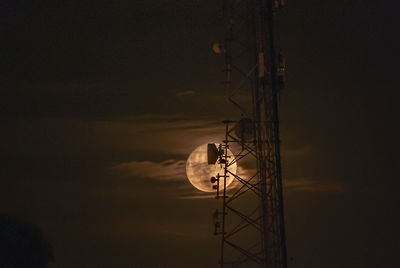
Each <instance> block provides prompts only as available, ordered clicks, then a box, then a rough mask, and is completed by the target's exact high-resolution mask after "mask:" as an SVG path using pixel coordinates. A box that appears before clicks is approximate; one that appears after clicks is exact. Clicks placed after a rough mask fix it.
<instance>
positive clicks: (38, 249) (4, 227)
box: [0, 215, 54, 268]
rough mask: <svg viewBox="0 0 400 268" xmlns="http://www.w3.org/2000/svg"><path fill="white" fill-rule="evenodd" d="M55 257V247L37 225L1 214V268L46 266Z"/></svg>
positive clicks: (36, 267)
mask: <svg viewBox="0 0 400 268" xmlns="http://www.w3.org/2000/svg"><path fill="white" fill-rule="evenodd" d="M53 259H54V255H53V249H52V247H51V246H50V245H49V244H48V243H47V241H46V240H45V239H44V237H43V234H42V232H41V231H40V230H39V228H38V227H37V226H36V225H34V224H33V223H30V222H28V221H26V220H23V219H21V218H18V217H13V216H9V215H0V267H1V268H28V267H29V268H45V267H46V266H47V264H48V263H49V262H50V261H52V260H53Z"/></svg>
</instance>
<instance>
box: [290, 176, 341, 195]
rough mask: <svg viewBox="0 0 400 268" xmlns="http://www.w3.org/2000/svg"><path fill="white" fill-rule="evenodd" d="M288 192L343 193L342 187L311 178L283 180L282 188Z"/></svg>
mask: <svg viewBox="0 0 400 268" xmlns="http://www.w3.org/2000/svg"><path fill="white" fill-rule="evenodd" d="M283 187H284V188H285V189H286V190H287V191H290V192H343V191H344V188H343V185H342V184H340V183H338V182H332V181H318V180H315V179H312V178H297V179H292V180H285V181H284V186H283Z"/></svg>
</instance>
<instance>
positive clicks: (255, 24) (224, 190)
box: [208, 0, 287, 268]
mask: <svg viewBox="0 0 400 268" xmlns="http://www.w3.org/2000/svg"><path fill="white" fill-rule="evenodd" d="M283 5H284V3H283V0H224V1H223V18H224V24H225V26H226V37H225V39H224V40H223V41H221V42H220V43H215V44H214V45H213V50H214V51H215V52H216V53H217V54H221V55H224V56H225V62H226V68H225V74H226V76H225V81H224V83H225V87H226V94H227V99H228V100H229V102H230V103H231V104H232V106H233V107H235V109H236V111H238V112H239V114H240V115H239V116H238V118H237V120H234V121H231V120H225V121H223V123H224V124H225V126H226V128H225V129H226V132H225V139H224V140H223V141H222V143H221V145H219V148H213V145H212V144H209V148H208V149H209V150H208V155H209V164H210V163H212V162H214V163H217V164H219V165H221V167H223V168H224V169H223V170H224V172H223V174H217V176H216V177H213V178H211V182H212V183H213V184H214V189H216V195H217V199H218V200H219V201H221V207H220V208H219V209H217V210H216V211H215V212H214V224H215V235H220V236H221V252H220V253H221V255H220V261H219V264H220V267H238V266H244V267H268V268H286V267H287V256H286V238H285V226H284V225H285V224H284V209H283V196H282V173H281V159H280V139H279V120H278V98H279V92H280V90H281V89H282V87H283V84H284V72H285V60H284V57H283V55H282V53H281V52H280V51H279V50H277V49H276V47H275V45H276V44H275V38H274V16H275V15H276V13H277V12H278V10H279V9H280V8H282V7H283ZM214 147H215V146H214ZM228 149H230V150H231V151H232V152H233V155H232V154H231V153H230V151H228ZM237 162H239V163H243V164H242V165H241V166H242V167H243V168H242V170H238V172H236V173H233V172H231V170H229V169H228V168H229V167H230V166H231V165H233V164H234V163H237ZM230 176H233V177H234V178H235V182H236V185H235V187H230V188H228V187H227V183H226V181H227V178H228V177H230Z"/></svg>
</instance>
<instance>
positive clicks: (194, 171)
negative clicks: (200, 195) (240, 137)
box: [186, 143, 237, 192]
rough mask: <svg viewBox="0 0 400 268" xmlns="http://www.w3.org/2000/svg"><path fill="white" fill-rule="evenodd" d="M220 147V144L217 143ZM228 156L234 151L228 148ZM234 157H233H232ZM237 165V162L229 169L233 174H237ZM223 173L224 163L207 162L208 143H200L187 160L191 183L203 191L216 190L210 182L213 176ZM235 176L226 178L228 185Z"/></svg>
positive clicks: (188, 175) (221, 186)
mask: <svg viewBox="0 0 400 268" xmlns="http://www.w3.org/2000/svg"><path fill="white" fill-rule="evenodd" d="M215 145H216V146H217V147H218V146H219V144H217V143H215ZM228 156H233V154H232V152H231V151H230V150H229V149H228ZM230 159H233V158H230ZM236 169H237V165H236V163H234V164H232V165H230V166H229V167H228V170H229V171H230V172H232V173H233V174H236ZM218 173H219V174H220V175H223V174H224V168H223V165H220V164H218V161H217V163H215V164H211V165H209V164H208V162H207V144H203V145H200V146H199V147H197V148H196V149H195V150H194V151H193V152H192V153H191V154H190V155H189V158H188V160H187V161H186V175H187V177H188V179H189V181H190V183H191V184H192V185H193V186H194V187H196V188H197V189H199V190H200V191H203V192H215V191H216V190H215V189H213V188H212V187H213V185H216V183H215V184H212V183H211V182H210V179H211V177H217V174H218ZM233 180H234V177H233V176H232V175H230V176H229V177H228V178H226V186H228V185H229V184H231V183H232V181H233ZM222 189H223V178H221V184H220V190H222Z"/></svg>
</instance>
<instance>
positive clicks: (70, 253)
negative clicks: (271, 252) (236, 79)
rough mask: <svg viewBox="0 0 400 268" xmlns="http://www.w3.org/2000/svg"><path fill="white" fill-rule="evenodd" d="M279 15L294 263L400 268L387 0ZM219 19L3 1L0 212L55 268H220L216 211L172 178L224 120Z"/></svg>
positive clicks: (177, 3)
mask: <svg viewBox="0 0 400 268" xmlns="http://www.w3.org/2000/svg"><path fill="white" fill-rule="evenodd" d="M286 2H287V3H286V5H287V6H286V8H285V9H284V10H283V11H281V12H279V14H278V16H277V29H278V40H279V44H280V47H281V48H282V49H283V50H284V52H285V55H286V58H287V65H288V70H287V86H286V88H285V89H284V91H283V92H282V94H281V101H280V120H281V140H282V161H283V162H282V164H283V170H282V171H283V177H284V185H285V188H284V195H285V215H286V230H287V245H288V256H289V257H292V260H291V261H290V266H289V267H290V268H300V267H302V268H303V267H304V268H325V267H326V268H330V267H332V268H337V267H343V268H347V267H349V268H350V267H352V268H354V267H400V259H399V257H398V252H399V250H400V232H399V227H398V226H399V225H400V220H399V218H400V217H399V216H398V214H399V202H400V198H399V193H398V189H399V186H400V185H399V179H400V178H399V172H398V167H399V164H400V163H399V156H398V155H399V142H398V138H399V118H398V116H399V114H400V112H399V108H398V107H399V95H400V94H399V93H398V92H399V90H400V88H399V86H398V84H399V73H400V68H399V62H400V55H399V48H400V17H399V4H398V2H397V1H395V0H381V1H373V0H353V1H350V0H336V1H333V0H324V1H317V0H304V1H286ZM220 7H221V3H220V1H212V0H202V1H200V0H198V1H196V0H174V1H173V0H142V1H139V0H137V1H132V0H115V1H106V0H98V1H89V0H80V1H76V0H69V1H61V0H52V1H51V0H41V1H28V0H26V1H23V0H3V1H1V2H0V116H1V131H0V139H1V141H0V156H1V164H0V179H1V180H0V213H5V214H9V215H17V216H19V217H22V218H24V219H26V220H27V221H29V222H32V223H34V224H36V225H37V226H38V227H39V228H40V229H41V230H42V231H43V234H44V236H45V237H46V239H47V240H48V242H49V243H50V244H51V245H52V247H53V249H54V262H52V263H51V265H49V267H51V268H52V267H63V268H64V267H65V268H67V267H82V268H84V267H217V264H218V248H219V237H214V236H213V232H214V227H213V224H212V219H211V214H212V212H213V211H214V210H215V208H217V206H218V205H219V204H218V203H217V202H216V201H215V199H213V198H207V196H205V195H203V194H201V193H199V192H198V191H197V190H196V189H195V188H193V187H192V186H191V185H190V183H189V182H188V181H187V179H186V175H185V173H184V172H185V169H184V167H185V161H186V159H187V157H188V155H189V154H190V152H192V151H193V150H194V149H195V148H196V147H197V146H198V145H201V144H204V143H207V142H218V141H221V140H222V139H223V135H224V131H223V125H222V124H220V121H221V120H223V119H225V118H227V117H230V116H232V114H230V113H227V112H226V111H225V110H223V109H221V106H220V105H219V104H220V102H221V100H222V99H223V96H224V94H223V86H222V84H221V81H222V80H223V79H224V73H223V69H224V59H223V57H220V56H217V55H215V54H214V53H213V51H212V49H211V46H212V43H213V42H215V41H219V40H222V39H223V38H224V28H223V25H222V24H221V21H220V19H219V18H220V15H221V11H220ZM230 119H237V118H230Z"/></svg>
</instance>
